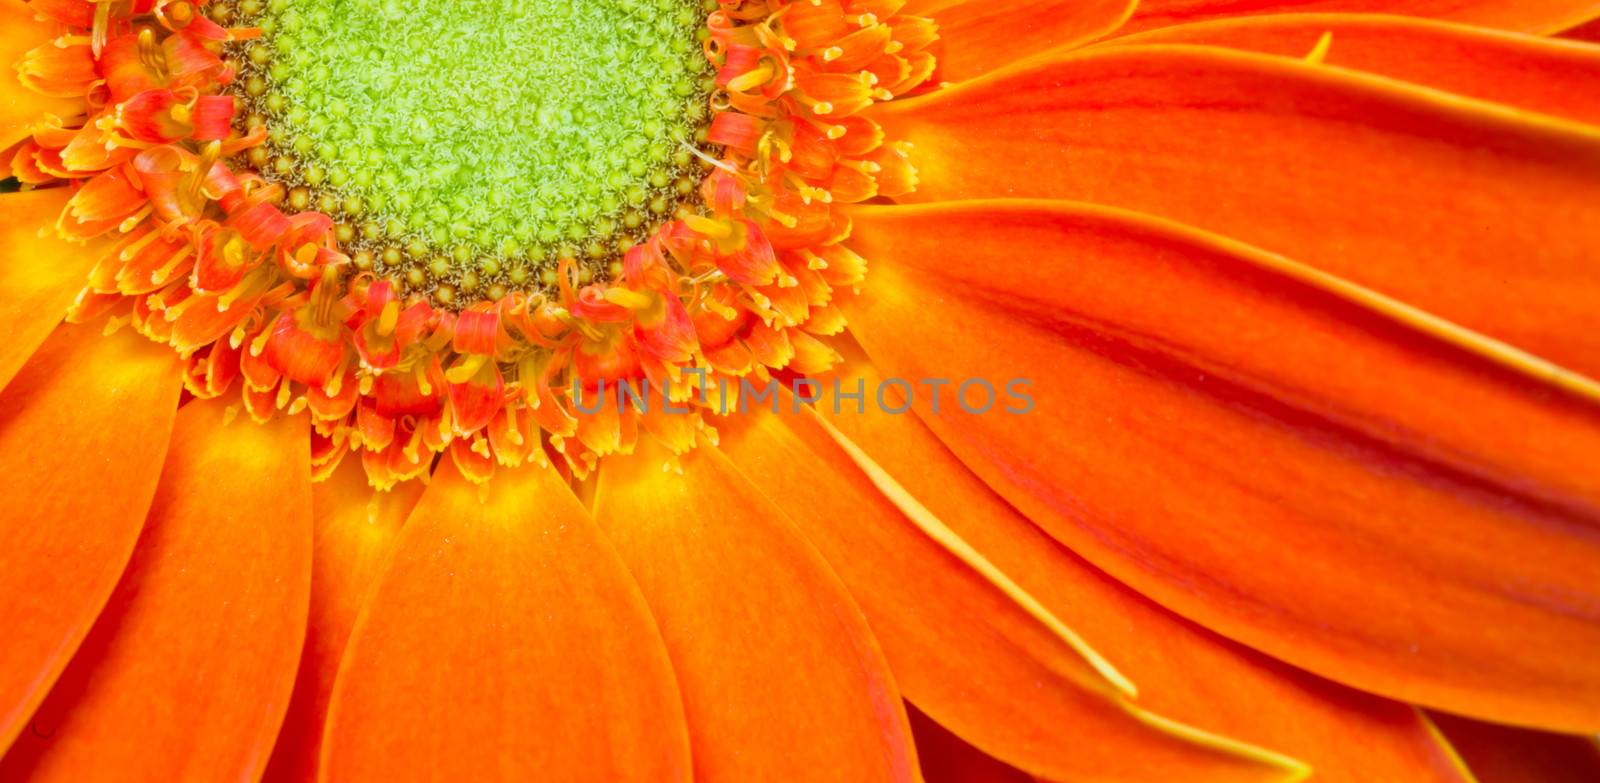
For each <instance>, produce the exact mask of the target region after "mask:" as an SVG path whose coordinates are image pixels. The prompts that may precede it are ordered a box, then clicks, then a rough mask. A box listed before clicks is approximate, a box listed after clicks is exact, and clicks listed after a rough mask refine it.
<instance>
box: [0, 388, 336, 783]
mask: <svg viewBox="0 0 1600 783" xmlns="http://www.w3.org/2000/svg"><path fill="white" fill-rule="evenodd" d="M227 418H228V416H227V410H226V406H225V405H224V404H223V403H222V402H221V401H220V400H209V401H195V402H191V403H189V404H188V405H186V406H185V407H184V408H183V409H182V410H180V411H178V416H177V421H176V423H175V424H174V426H173V429H172V445H171V450H170V452H169V453H168V455H167V461H166V465H165V466H164V467H162V469H161V483H160V485H159V486H158V487H157V489H156V496H155V500H154V502H153V503H152V504H151V506H150V515H149V517H148V518H147V521H146V523H145V529H144V532H143V533H142V534H141V535H140V537H139V543H138V545H137V547H136V548H135V549H134V553H133V558H132V559H131V560H130V561H129V562H128V570H127V572H126V573H125V574H124V575H123V577H122V581H121V582H120V583H119V584H118V585H117V589H116V592H115V593H114V594H113V595H112V598H111V600H110V601H109V602H108V603H107V604H106V609H105V611H104V612H103V613H102V614H101V616H100V619H99V621H98V622H96V623H95V626H94V629H93V630H91V631H90V632H89V636H88V638H87V639H85V640H84V642H83V647H82V649H80V650H79V651H78V654H77V656H76V657H74V658H73V659H72V664H71V665H70V666H68V667H67V670H66V672H64V673H63V674H62V675H61V680H60V681H59V682H57V683H56V686H55V688H54V689H52V690H51V691H50V696H49V697H48V698H46V699H45V702H44V704H43V705H42V706H41V707H40V708H39V711H38V713H37V714H36V715H35V716H34V719H33V724H32V726H31V731H28V732H25V733H23V735H22V736H21V737H20V738H19V739H18V740H17V742H16V744H15V745H13V746H12V748H11V752H10V753H9V754H8V755H7V756H6V757H5V760H4V761H3V762H0V779H3V780H29V781H57V780H59V781H83V780H90V779H96V778H97V777H98V776H103V775H105V774H107V773H108V771H109V770H116V774H117V775H118V776H119V777H122V778H125V779H139V780H182V779H193V778H198V777H206V778H216V779H224V778H226V779H231V780H239V779H254V778H256V777H257V776H259V775H260V774H261V769H262V767H263V766H265V765H266V762H267V754H268V752H270V750H271V748H272V742H273V738H274V737H275V736H276V735H277V732H278V725H279V723H280V722H281V721H282V720H283V712H284V708H285V707H286V706H287V704H288V702H289V692H290V689H291V688H292V687H293V684H294V669H295V661H296V660H298V659H299V657H300V641H301V638H302V635H303V633H304V630H305V622H306V599H307V594H308V592H309V589H310V582H311V530H310V525H311V487H310V483H311V468H310V460H309V456H308V455H307V453H306V451H307V448H308V446H307V443H308V438H309V436H308V434H307V431H306V423H305V418H304V417H297V418H293V419H291V418H287V417H284V418H280V419H278V420H277V421H274V422H272V423H271V424H268V425H257V424H254V423H252V422H251V421H249V420H248V419H246V418H243V417H241V418H240V420H239V421H235V422H234V423H232V424H224V421H225V420H226V419H227ZM130 458H132V457H131V456H130ZM137 459H145V457H144V455H140V456H139V457H138V458H137ZM97 497H99V498H100V500H101V502H102V503H105V502H108V501H109V500H110V499H108V498H104V497H103V496H99V495H98V494H97ZM108 507H110V508H115V506H108Z"/></svg>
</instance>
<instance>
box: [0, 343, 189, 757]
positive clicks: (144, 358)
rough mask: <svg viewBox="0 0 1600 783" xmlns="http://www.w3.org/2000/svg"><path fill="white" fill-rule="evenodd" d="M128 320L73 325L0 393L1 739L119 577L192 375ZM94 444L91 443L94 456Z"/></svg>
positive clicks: (57, 670)
mask: <svg viewBox="0 0 1600 783" xmlns="http://www.w3.org/2000/svg"><path fill="white" fill-rule="evenodd" d="M180 367H181V365H180V364H179V362H178V357H177V355H176V354H174V353H172V352H171V351H169V350H167V349H166V348H163V347H161V346H158V345H155V344H154V343H151V342H150V341H148V340H145V339H144V338H142V337H140V336H138V335H136V334H133V333H132V332H131V330H125V331H124V332H122V333H119V334H115V335H112V336H110V337H101V336H100V330H99V329H97V328H93V327H88V326H64V327H61V328H60V329H59V330H58V331H57V332H56V333H55V335H53V336H52V337H51V338H50V339H49V340H48V341H46V342H45V344H44V346H43V348H41V350H40V351H39V353H38V355H37V356H36V357H35V358H34V360H33V361H32V362H30V363H28V365H27V366H26V367H24V368H23V370H22V372H21V374H19V375H18V376H17V377H16V378H15V379H14V380H13V381H12V382H11V384H10V385H9V386H7V387H6V388H5V391H4V392H3V393H0V462H3V467H0V497H4V498H9V499H10V501H8V505H7V510H6V512H5V513H3V514H0V628H5V629H6V631H5V639H6V640H5V643H4V644H0V751H3V750H4V748H5V747H6V746H8V745H10V744H11V740H12V739H13V738H15V737H16V736H17V734H18V733H19V732H21V731H22V730H23V727H24V726H25V724H26V723H27V721H28V718H29V716H31V715H32V714H33V710H34V708H36V707H37V706H38V705H39V702H40V701H41V700H42V699H44V697H45V693H46V692H47V691H48V690H49V688H50V685H51V683H53V682H55V679H56V677H57V676H59V675H60V674H61V670H62V669H63V668H65V667H66V665H67V661H68V660H69V659H70V658H71V657H72V653H73V651H74V650H76V649H77V648H78V644H79V643H80V642H82V641H83V637H84V635H85V634H87V633H88V632H89V627H90V626H91V625H92V624H93V623H94V618H95V616H96V615H98V614H99V613H100V609H101V607H102V606H104V605H105V602H106V598H107V597H109V596H110V595H111V590H112V588H114V587H115V586H116V584H117V577H119V576H121V574H122V569H123V566H125V565H126V564H127V562H128V555H129V554H130V553H132V552H133V545H134V541H135V540H137V539H138V537H139V529H140V528H141V527H142V526H143V524H144V517H145V509H147V508H149V507H150V499H151V497H152V496H154V495H155V491H156V479H157V478H158V477H159V476H160V471H161V459H162V456H163V455H164V454H165V453H166V449H167V438H168V434H169V433H170V431H171V429H172V416H173V411H174V410H175V409H176V406H177V404H178V390H179V389H180V388H182V387H181V381H180V380H179V370H180ZM89 455H93V456H92V457H90V456H89Z"/></svg>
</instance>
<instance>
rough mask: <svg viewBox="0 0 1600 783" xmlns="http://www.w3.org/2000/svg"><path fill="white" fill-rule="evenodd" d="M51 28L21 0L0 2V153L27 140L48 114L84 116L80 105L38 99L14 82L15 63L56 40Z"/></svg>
mask: <svg viewBox="0 0 1600 783" xmlns="http://www.w3.org/2000/svg"><path fill="white" fill-rule="evenodd" d="M53 27H54V25H52V24H46V23H44V22H40V21H38V20H36V19H34V17H33V11H32V10H31V9H29V8H28V6H27V5H26V4H25V3H22V2H20V0H0V150H3V149H5V148H7V147H10V146H11V145H13V144H16V143H17V142H19V141H21V140H23V139H24V138H26V137H27V135H28V134H29V133H31V132H32V130H33V126H34V125H35V124H37V123H38V122H39V121H40V120H43V119H44V117H45V115H47V114H54V115H56V116H58V117H62V118H70V117H74V116H76V115H79V114H82V113H83V102H82V101H73V100H67V99H64V98H49V97H46V96H44V95H40V94H39V93H37V92H34V91H33V90H30V89H28V88H27V87H24V86H22V82H21V81H19V80H18V78H17V68H16V65H17V63H18V62H20V61H21V60H22V56H23V55H24V54H27V53H28V52H29V51H32V50H33V49H34V48H36V47H39V46H43V45H45V44H48V43H50V41H51V40H52V39H54V38H55V37H56V33H55V31H54V30H53Z"/></svg>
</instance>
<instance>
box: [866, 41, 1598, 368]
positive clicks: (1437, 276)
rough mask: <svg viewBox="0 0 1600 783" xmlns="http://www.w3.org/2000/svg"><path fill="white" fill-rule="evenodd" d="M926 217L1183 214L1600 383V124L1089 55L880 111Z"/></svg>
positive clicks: (1231, 62)
mask: <svg viewBox="0 0 1600 783" xmlns="http://www.w3.org/2000/svg"><path fill="white" fill-rule="evenodd" d="M875 117H876V118H877V119H878V120H880V121H881V122H883V123H884V125H885V127H886V128H887V129H888V130H889V132H890V133H891V135H894V136H897V137H900V138H905V139H908V140H910V141H911V142H913V143H914V144H915V147H916V150H915V153H914V156H913V157H914V162H915V163H916V164H917V166H918V167H919V173H920V175H921V185H920V187H919V189H918V190H917V192H916V193H915V194H914V197H915V198H916V199H918V200H945V199H955V198H983V197H1049V198H1063V199H1073V200H1080V201H1087V202H1093V203H1100V204H1107V205H1111V206H1120V207H1127V208H1130V209H1136V210H1139V211H1142V212H1148V213H1151V214H1155V215H1160V216H1163V217H1169V218H1174V219H1177V220H1180V221H1182V222H1186V223H1189V224H1191V225H1194V226H1198V227H1200V228H1204V229H1208V230H1211V231H1216V232H1218V233H1221V234H1224V235H1226V236H1230V237H1234V238H1237V239H1241V240H1244V241H1247V242H1250V243H1251V244H1254V245H1257V246H1259V247H1262V248H1265V249H1268V250H1272V251H1274V252H1280V253H1283V254H1285V255H1288V256H1290V257H1293V258H1295V259H1297V260H1300V261H1304V262H1307V263H1310V264H1313V265H1315V266H1317V267H1319V268H1321V269H1324V270H1326V271H1328V272H1331V273H1334V274H1337V275H1339V276H1341V277H1343V278H1346V279H1348V280H1351V281H1353V282H1356V283H1359V284H1362V285H1365V286H1367V287H1370V288H1372V289H1374V290H1377V291H1380V292H1382V293H1385V294H1388V295H1390V296H1394V297H1397V298H1399V299H1401V300H1404V301H1406V302H1408V303H1410V304H1413V305H1416V306H1419V307H1423V308H1425V309H1427V310H1429V311H1431V312H1433V313H1434V314H1436V315H1439V316H1441V317H1444V318H1448V319H1450V320H1452V321H1455V322H1457V323H1459V324H1462V325H1464V326H1467V327H1469V328H1472V329H1475V330H1478V331H1480V332H1483V333H1485V334H1488V335H1490V336H1492V337H1496V338H1499V339H1501V340H1504V341H1506V342H1509V343H1512V344H1514V345H1517V346H1519V347H1521V348H1524V349H1527V350H1529V351H1532V352H1534V353H1536V354H1538V355H1540V356H1543V357H1545V358H1546V359H1549V360H1552V361H1555V362H1558V363H1561V364H1564V365H1566V366H1568V367H1570V368H1572V369H1573V370H1576V371H1578V372H1584V373H1587V374H1589V375H1590V376H1591V377H1600V332H1597V331H1596V330H1594V329H1591V328H1588V327H1587V325H1588V324H1589V323H1590V322H1591V320H1592V317H1593V312H1594V307H1595V302H1597V301H1600V277H1596V276H1595V275H1593V274H1592V273H1591V270H1592V266H1593V258H1594V250H1593V248H1594V247H1595V246H1596V243H1597V241H1600V237H1597V236H1596V234H1595V232H1596V231H1597V230H1600V228H1597V227H1600V128H1596V127H1594V126H1589V125H1583V124H1578V123H1573V122H1568V121H1563V120H1557V119H1552V118H1546V117H1543V116H1542V115H1530V114H1527V113H1520V112H1517V111H1515V110H1511V109H1507V108H1505V107H1501V106H1498V105H1496V104H1488V103H1483V102H1478V101H1473V100H1470V99H1465V98H1460V97H1458V96H1453V95H1449V94H1446V93H1441V92H1436V91H1430V90H1425V89H1422V88H1416V87H1410V86H1406V85H1404V84H1401V83H1398V82H1394V81H1392V80H1387V79H1381V78H1378V77H1372V76H1367V75H1363V74H1358V73H1353V72H1349V71H1344V70H1342V69H1334V68H1327V67H1323V66H1318V65H1311V64H1307V63H1302V62H1296V61H1293V60H1289V59H1287V58H1281V57H1270V56H1265V55H1259V54H1254V53H1246V52H1240V51H1234V50H1226V49H1220V48H1211V47H1190V46H1126V47H1123V46H1117V47H1094V48H1093V49H1091V50H1089V51H1086V52H1084V53H1081V54H1073V55H1066V56H1061V57H1055V58H1051V59H1046V60H1034V61H1031V62H1030V63H1028V64H1025V65H1021V66H1018V67H1015V68H1011V69H1007V70H1004V71H1000V72H995V73H992V74H990V75H988V76H986V77H984V78H982V79H978V80H975V81H972V82H968V83H966V84H961V85H957V86H955V87H953V88H951V89H948V90H944V91H941V92H939V93H937V94H934V95H931V96H927V97H923V98H918V99H914V100H910V101H904V102H898V101H897V102H895V103H893V104H888V105H886V106H884V107H881V109H880V110H878V111H876V112H875Z"/></svg>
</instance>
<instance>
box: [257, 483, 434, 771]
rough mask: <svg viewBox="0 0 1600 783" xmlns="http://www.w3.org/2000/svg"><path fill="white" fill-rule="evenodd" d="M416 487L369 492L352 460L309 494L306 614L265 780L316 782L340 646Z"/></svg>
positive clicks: (413, 501) (418, 491) (416, 493)
mask: <svg viewBox="0 0 1600 783" xmlns="http://www.w3.org/2000/svg"><path fill="white" fill-rule="evenodd" d="M422 490H423V485H422V482H420V481H408V482H405V483H402V484H399V485H397V486H396V487H395V488H394V489H393V490H390V491H387V492H382V491H378V490H374V489H372V488H371V487H369V486H368V485H367V476H366V472H365V471H364V470H362V468H361V463H360V462H359V461H357V460H345V461H344V462H343V463H342V464H341V465H340V467H339V468H338V469H337V470H335V471H334V473H333V475H332V476H330V477H328V479H327V480H326V481H322V482H318V483H316V484H313V485H312V487H311V509H312V542H313V546H312V556H311V608H310V613H309V618H308V621H307V623H306V643H305V648H304V650H303V651H302V653H301V657H300V673H299V674H298V675H297V676H296V679H295V686H294V696H293V698H292V699H291V700H290V702H289V712H288V714H287V715H285V716H284V721H283V730H282V731H280V732H279V733H278V742H277V744H276V745H275V746H273V749H272V759H271V761H270V763H269V764H268V766H267V771H266V774H265V776H264V777H263V780H269V781H274V780H281V781H307V780H315V779H316V777H317V760H318V757H319V756H320V750H321V747H322V728H323V720H324V719H325V718H326V717H327V712H328V700H329V699H330V698H331V697H332V695H333V680H334V676H335V675H336V674H338V671H339V660H340V658H341V657H342V656H343V653H344V647H345V642H346V641H347V640H348V639H349V638H350V629H351V628H352V627H354V626H355V622H356V615H357V613H358V612H359V611H360V610H361V605H362V601H363V599H365V598H366V596H367V593H368V592H369V591H370V590H371V588H372V586H373V584H375V583H376V582H377V579H378V577H379V576H380V575H381V574H382V573H383V566H384V565H385V564H386V563H387V562H388V556H389V554H390V552H391V551H392V550H393V546H394V541H395V538H396V536H397V535H398V534H399V532H400V526H401V524H402V523H404V522H405V519H406V516H407V515H409V514H410V513H411V509H412V507H413V506H415V505H416V503H417V498H418V497H420V496H421V495H422Z"/></svg>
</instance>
